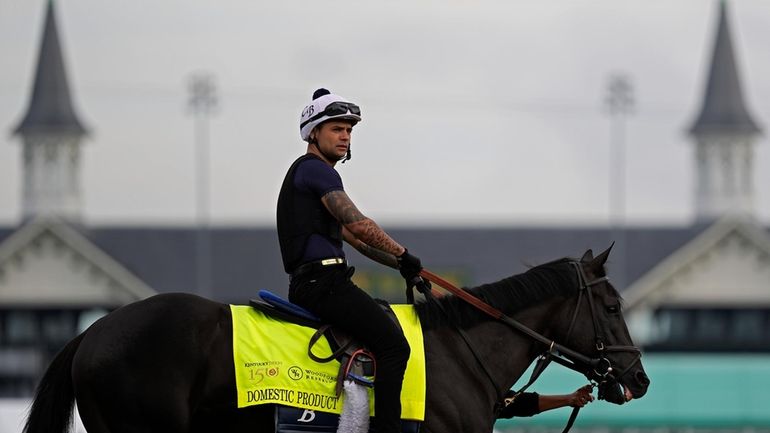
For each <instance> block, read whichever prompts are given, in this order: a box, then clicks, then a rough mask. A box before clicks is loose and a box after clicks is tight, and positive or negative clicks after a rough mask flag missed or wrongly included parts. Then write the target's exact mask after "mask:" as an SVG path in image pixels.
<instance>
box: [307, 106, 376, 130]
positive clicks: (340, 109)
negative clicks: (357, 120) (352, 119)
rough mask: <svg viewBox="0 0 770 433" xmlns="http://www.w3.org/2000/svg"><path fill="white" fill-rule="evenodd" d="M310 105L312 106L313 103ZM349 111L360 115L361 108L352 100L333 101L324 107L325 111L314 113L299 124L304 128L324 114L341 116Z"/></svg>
mask: <svg viewBox="0 0 770 433" xmlns="http://www.w3.org/2000/svg"><path fill="white" fill-rule="evenodd" d="M310 107H312V105H311V106H310ZM348 113H350V114H353V115H356V116H360V115H361V108H360V107H359V106H358V105H356V104H354V103H352V102H344V101H336V102H332V103H331V104H329V105H327V106H326V108H324V111H321V112H320V113H316V114H314V115H313V116H311V117H310V118H309V119H307V120H305V121H304V122H302V123H301V124H300V125H299V126H300V128H302V127H303V126H305V125H307V124H308V123H310V122H313V121H316V120H318V119H320V118H322V117H324V116H329V117H331V116H340V115H343V114H348Z"/></svg>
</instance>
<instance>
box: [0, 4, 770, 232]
mask: <svg viewBox="0 0 770 433" xmlns="http://www.w3.org/2000/svg"><path fill="white" fill-rule="evenodd" d="M45 3H46V1H44V0H0V41H2V42H0V128H2V129H3V131H4V132H3V133H2V134H0V224H13V223H16V222H17V221H18V218H19V215H20V212H21V211H20V202H21V199H20V191H21V171H20V169H21V165H20V161H21V157H20V155H21V149H20V147H21V146H20V140H18V138H14V137H12V136H11V134H10V131H11V130H12V129H13V128H14V127H15V126H16V125H17V124H18V122H19V121H20V119H21V116H22V115H23V113H24V111H25V110H26V107H27V104H28V100H29V97H30V86H31V84H32V79H33V73H34V67H35V63H36V61H37V51H38V45H39V42H40V37H41V32H42V24H43V18H44V6H45ZM56 6H57V19H58V24H59V30H60V36H61V39H62V42H63V50H64V55H65V58H66V62H67V65H66V66H67V69H68V73H69V79H70V86H71V90H72V93H73V95H74V101H75V105H76V109H77V111H78V113H79V115H80V118H81V120H82V121H83V123H85V124H86V125H87V127H88V128H89V129H90V130H91V132H92V134H91V135H90V136H89V137H88V138H87V140H86V141H85V142H84V143H85V144H84V152H83V161H82V182H83V198H84V200H85V204H84V215H85V218H86V221H87V222H89V223H91V224H110V223H116V222H118V223H130V224H155V223H158V224H174V223H180V222H181V223H190V222H192V221H194V218H195V187H194V185H195V183H194V179H195V164H194V155H195V153H194V145H193V143H194V134H193V131H194V128H193V119H192V118H191V117H190V116H189V115H188V113H187V112H186V108H185V106H186V101H187V98H188V92H187V88H186V84H185V83H186V80H187V79H188V77H189V76H190V74H191V73H193V72H195V71H208V72H210V73H211V74H213V75H214V76H215V77H216V83H217V87H218V91H219V98H220V108H219V110H218V113H217V114H216V115H215V116H214V117H212V118H211V121H210V150H211V174H210V176H211V206H210V212H211V215H212V218H213V220H214V222H215V223H217V224H232V223H235V224H260V225H267V224H273V223H274V215H275V201H276V197H277V195H278V190H279V188H280V183H281V181H282V179H283V176H284V174H285V172H286V169H287V168H288V166H289V165H290V163H291V162H292V161H293V160H294V159H295V158H296V157H297V156H299V155H300V154H301V153H302V152H304V149H305V146H304V143H302V142H301V140H300V138H299V127H298V119H299V114H300V111H301V109H302V107H303V106H304V105H305V104H306V103H307V102H308V100H309V99H310V95H311V94H312V92H313V90H315V89H316V88H317V87H319V86H324V87H327V88H329V89H330V90H332V91H334V92H335V93H339V94H341V95H343V96H345V97H347V98H349V99H351V100H353V101H355V102H357V103H358V104H359V105H360V106H361V107H362V110H363V117H364V120H363V122H362V123H361V124H359V125H358V126H357V127H356V129H355V131H354V135H353V147H352V150H353V159H352V160H351V161H349V162H348V163H346V164H344V165H338V170H339V172H340V174H341V175H342V177H343V180H344V182H345V186H346V190H347V191H348V194H349V195H350V196H351V197H352V198H353V200H354V201H355V202H356V203H357V204H358V206H359V207H360V208H361V210H362V211H363V212H364V213H366V214H368V215H370V216H372V217H373V218H375V219H376V220H378V221H379V222H381V223H382V224H386V225H409V224H419V225H426V226H431V225H446V224H466V225H485V224H497V225H500V224H503V225H510V224H541V223H549V224H551V223H555V224H561V223H580V224H585V223H592V224H604V223H606V222H607V221H608V220H609V218H610V201H609V191H610V188H609V182H610V157H609V155H610V151H609V149H610V120H609V117H608V115H607V112H606V109H605V108H604V104H603V102H604V99H605V97H606V94H607V90H606V88H607V83H608V80H609V77H610V76H611V75H612V74H617V73H620V74H625V75H627V76H628V77H629V79H630V80H631V82H632V85H633V89H634V97H635V101H636V106H635V110H634V114H633V115H632V116H630V117H629V118H628V120H627V122H626V129H625V130H626V135H625V136H626V145H627V161H626V163H627V181H626V191H627V197H626V215H627V219H628V221H630V222H631V223H641V224H657V223H667V224H686V223H689V222H690V220H691V218H692V216H693V210H694V206H693V193H692V190H693V180H694V179H693V177H694V173H693V158H692V154H693V145H692V142H691V141H690V139H689V138H688V136H687V134H686V130H687V129H688V128H689V127H690V126H691V124H692V121H693V120H694V117H695V116H696V115H697V114H698V110H699V108H700V104H701V99H702V93H703V87H704V82H705V80H706V67H707V65H708V63H709V62H710V57H711V49H712V44H713V39H714V32H715V30H716V19H717V6H718V3H717V1H707V0H677V1H667V0H659V1H658V0H635V1H619V0H601V1H599V0H597V1H587V0H582V1H575V0H564V1H540V0H519V1H510V0H501V1H473V2H471V1H451V0H444V1H414V0H412V1H387V2H384V1H383V2H373V1H360V0H356V1H316V2H310V1H279V2H274V1H273V2H264V1H253V0H249V1H245V0H244V1H240V0H239V1H235V0H226V1H202V0H163V1H160V2H158V1H148V0H135V1H130V2H105V1H103V0H59V1H56ZM729 11H730V24H731V26H732V31H733V33H732V36H733V41H734V44H735V49H736V52H737V58H738V63H739V72H740V74H741V77H742V79H743V88H744V93H745V97H746V100H747V104H748V107H749V110H750V112H751V113H752V115H753V116H754V118H755V120H756V121H758V123H760V124H761V125H763V126H764V127H765V128H767V125H769V124H770V56H768V55H767V52H768V51H767V41H768V40H770V2H768V1H766V0H733V1H730V2H729ZM768 147H769V146H768V140H767V138H766V137H762V138H760V139H759V140H758V142H757V146H756V176H755V182H756V188H757V197H756V198H757V216H758V217H759V218H760V219H761V220H762V221H764V222H765V223H767V222H770V150H769V149H768Z"/></svg>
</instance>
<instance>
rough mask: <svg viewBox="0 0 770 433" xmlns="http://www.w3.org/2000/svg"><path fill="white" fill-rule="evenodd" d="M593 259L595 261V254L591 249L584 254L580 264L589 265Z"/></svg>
mask: <svg viewBox="0 0 770 433" xmlns="http://www.w3.org/2000/svg"><path fill="white" fill-rule="evenodd" d="M593 259H594V252H593V251H592V250H591V249H589V250H588V251H586V253H585V254H583V257H581V258H580V262H581V263H588V262H590V261H591V260H593Z"/></svg>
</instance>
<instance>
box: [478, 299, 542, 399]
mask: <svg viewBox="0 0 770 433" xmlns="http://www.w3.org/2000/svg"><path fill="white" fill-rule="evenodd" d="M549 313H550V306H549V305H541V306H537V307H532V308H529V309H527V310H524V311H522V312H520V313H519V314H516V315H514V316H513V319H515V320H517V321H518V322H520V323H522V324H524V325H525V326H527V327H528V328H530V329H532V330H534V331H536V332H538V333H540V334H545V335H548V334H550V329H549V325H550V322H551V319H550V315H549ZM468 334H469V335H470V337H471V339H472V340H473V341H478V342H479V344H478V347H479V349H480V352H481V354H480V355H481V356H480V359H481V360H482V362H484V363H485V364H486V365H488V371H489V373H490V374H491V375H492V376H493V377H494V379H495V381H496V383H497V384H498V386H501V387H502V388H501V389H502V390H508V389H510V388H511V387H512V386H513V385H514V384H515V383H516V382H517V381H518V380H519V378H521V376H522V374H524V372H525V371H526V370H527V368H528V367H529V365H530V364H531V363H532V361H533V360H534V359H535V358H536V357H537V355H538V354H539V351H540V349H541V345H540V344H539V343H536V342H535V341H534V340H533V339H532V338H531V337H528V336H526V335H524V334H523V333H521V332H520V331H517V330H515V329H513V328H511V327H510V326H509V325H506V324H504V323H502V322H500V321H496V320H490V321H488V322H486V323H484V324H483V325H481V326H479V327H476V328H474V329H471V330H468Z"/></svg>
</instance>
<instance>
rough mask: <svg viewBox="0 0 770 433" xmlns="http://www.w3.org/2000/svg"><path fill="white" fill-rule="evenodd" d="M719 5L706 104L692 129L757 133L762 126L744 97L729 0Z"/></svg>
mask: <svg viewBox="0 0 770 433" xmlns="http://www.w3.org/2000/svg"><path fill="white" fill-rule="evenodd" d="M719 7H720V10H719V25H718V28H717V36H716V41H715V42H714V51H713V56H712V58H711V68H710V71H709V77H708V83H707V85H706V92H705V96H704V98H703V107H702V108H701V111H700V115H699V116H698V119H697V121H696V122H695V124H694V125H693V126H692V128H691V129H690V132H691V133H692V134H695V135H699V134H708V133H712V132H715V133H728V134H731V133H743V134H756V133H758V132H760V129H759V127H758V126H757V124H756V123H755V122H754V120H753V119H752V118H751V115H749V112H748V110H747V109H746V105H745V103H744V100H743V93H742V91H741V83H740V79H739V76H738V68H737V65H736V59H735V52H734V51H733V44H732V39H731V36H730V28H729V25H728V21H727V5H726V2H725V1H724V0H722V1H721V2H720V6H719Z"/></svg>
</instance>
